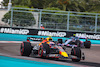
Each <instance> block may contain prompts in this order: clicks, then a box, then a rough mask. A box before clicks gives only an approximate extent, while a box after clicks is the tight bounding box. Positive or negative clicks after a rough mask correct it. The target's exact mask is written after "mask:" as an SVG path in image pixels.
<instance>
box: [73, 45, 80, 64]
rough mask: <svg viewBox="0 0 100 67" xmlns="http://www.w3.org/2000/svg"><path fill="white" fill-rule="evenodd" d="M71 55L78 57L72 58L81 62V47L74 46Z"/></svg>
mask: <svg viewBox="0 0 100 67" xmlns="http://www.w3.org/2000/svg"><path fill="white" fill-rule="evenodd" d="M71 55H74V56H76V57H77V58H72V61H74V62H79V61H80V60H81V49H80V48H79V47H75V48H72V50H71Z"/></svg>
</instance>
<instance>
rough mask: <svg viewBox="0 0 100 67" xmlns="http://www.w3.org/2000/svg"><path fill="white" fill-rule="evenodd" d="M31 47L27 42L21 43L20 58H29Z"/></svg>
mask: <svg viewBox="0 0 100 67" xmlns="http://www.w3.org/2000/svg"><path fill="white" fill-rule="evenodd" d="M31 50H32V46H31V43H29V42H23V43H22V44H21V47H20V54H21V55H22V56H29V55H30V54H31Z"/></svg>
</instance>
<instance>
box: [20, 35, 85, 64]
mask: <svg viewBox="0 0 100 67" xmlns="http://www.w3.org/2000/svg"><path fill="white" fill-rule="evenodd" d="M30 40H33V41H34V40H41V42H40V43H39V44H37V45H35V46H32V45H31V43H30ZM20 54H21V55H22V56H29V55H30V54H31V55H33V56H39V57H42V58H57V59H59V58H64V59H72V61H75V62H79V61H80V60H84V59H85V55H84V53H83V52H82V51H81V49H80V48H79V47H73V48H71V51H70V52H68V51H66V50H65V49H63V48H62V46H59V45H57V42H54V41H53V39H52V38H51V37H48V38H45V39H42V38H34V37H28V39H27V42H23V43H22V44H21V47H20Z"/></svg>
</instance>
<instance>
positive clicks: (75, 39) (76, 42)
mask: <svg viewBox="0 0 100 67" xmlns="http://www.w3.org/2000/svg"><path fill="white" fill-rule="evenodd" d="M64 45H66V46H67V47H73V46H75V47H85V48H91V42H90V41H88V40H87V39H86V41H85V42H83V41H80V40H79V38H78V37H70V39H68V40H66V41H65V43H64Z"/></svg>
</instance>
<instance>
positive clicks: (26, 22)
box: [0, 0, 100, 33]
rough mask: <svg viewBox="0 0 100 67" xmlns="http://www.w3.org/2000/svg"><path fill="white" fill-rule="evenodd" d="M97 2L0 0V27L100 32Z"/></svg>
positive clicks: (98, 0)
mask: <svg viewBox="0 0 100 67" xmlns="http://www.w3.org/2000/svg"><path fill="white" fill-rule="evenodd" d="M99 6H100V0H0V14H1V15H0V26H6V27H7V26H8V27H18V28H20V27H21V28H36V29H38V28H40V27H41V24H42V25H43V27H44V28H45V29H52V30H64V31H79V32H93V33H99V32H100V14H99V13H100V8H99Z"/></svg>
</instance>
